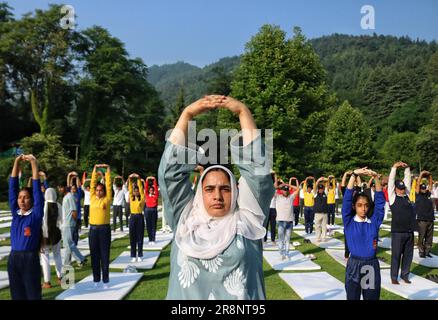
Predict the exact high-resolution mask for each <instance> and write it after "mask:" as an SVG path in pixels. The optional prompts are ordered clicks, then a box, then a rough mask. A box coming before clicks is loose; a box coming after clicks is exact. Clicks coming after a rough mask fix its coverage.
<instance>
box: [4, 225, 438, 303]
mask: <svg viewBox="0 0 438 320" xmlns="http://www.w3.org/2000/svg"><path fill="white" fill-rule="evenodd" d="M336 223H337V224H341V219H336ZM160 228H161V219H159V222H158V229H160ZM8 231H9V230H8V229H7V228H6V229H1V230H0V233H3V232H8ZM437 235H438V233H437V232H435V236H437ZM380 236H381V237H386V236H389V232H388V231H380ZM84 237H86V235H82V236H81V238H84ZM334 237H335V238H338V239H340V240H342V241H343V240H344V236H343V235H342V234H340V233H335V234H334ZM291 241H292V242H293V241H298V242H300V243H301V245H300V246H298V247H296V249H297V250H299V251H300V252H302V253H303V254H310V253H313V254H314V255H315V256H316V258H317V259H316V260H315V261H314V262H315V263H317V264H318V265H320V266H321V271H326V272H328V273H329V274H330V275H332V276H333V277H335V278H337V279H338V280H340V281H341V282H344V280H345V279H344V278H345V268H344V267H343V266H342V265H340V264H339V263H338V262H336V261H335V260H334V259H333V258H332V257H330V256H329V255H328V254H327V253H326V252H325V250H324V249H321V248H319V247H317V246H315V245H313V244H311V243H304V242H303V238H301V237H299V236H298V235H297V234H296V233H292V236H291ZM0 245H10V240H6V241H2V242H0ZM128 245H129V238H128V237H125V238H123V239H119V240H115V241H113V242H112V244H111V260H114V259H115V258H117V257H118V256H119V255H120V254H121V253H122V252H123V251H126V250H127V247H128ZM170 247H171V245H169V246H167V247H166V248H165V249H164V250H162V252H161V254H160V258H159V259H158V261H157V264H156V265H155V267H154V268H153V269H151V270H145V271H144V272H143V274H144V275H143V277H142V279H141V280H140V281H139V282H138V283H137V285H136V286H135V288H134V289H133V290H132V291H131V292H130V293H129V294H128V295H127V296H126V297H125V299H129V300H161V299H164V298H165V297H166V293H167V286H168V278H169V272H170ZM385 251H386V250H384V249H382V248H379V249H378V256H380V257H384V258H385V259H386V261H387V262H389V261H390V260H389V259H390V256H389V255H388V254H387V253H386V252H385ZM432 252H433V253H434V254H437V255H438V244H435V245H434V247H433V249H432ZM88 260H89V261H90V259H88ZM73 265H74V264H73ZM0 270H4V271H5V270H7V259H6V258H5V259H3V260H2V261H0ZM263 270H264V275H265V286H266V295H267V299H268V300H299V299H300V297H299V296H298V295H297V293H296V292H294V291H293V290H292V289H291V288H290V287H289V286H288V285H287V284H286V283H285V282H284V281H283V280H282V279H281V278H280V277H279V275H278V274H279V273H280V271H276V270H273V269H272V268H271V267H270V266H269V264H268V263H266V261H264V262H263ZM111 271H115V272H121V270H111ZM411 271H412V272H413V273H415V274H417V275H420V276H423V277H425V276H426V275H427V274H438V269H429V268H426V267H423V266H420V265H417V264H415V263H413V264H412V268H411ZM283 272H284V271H283ZM286 272H288V271H286ZM289 272H290V271H289ZM300 272H302V271H300ZM91 273H92V271H91V265H90V263H88V264H87V265H86V266H85V267H83V268H81V269H80V268H76V267H75V279H76V281H77V282H78V281H80V280H81V279H83V278H85V277H86V276H88V275H90V274H91ZM54 284H56V273H55V270H54V267H52V285H54ZM61 292H62V289H61V287H59V286H58V285H54V287H53V288H51V289H44V290H43V299H55V297H56V296H57V295H58V294H60V293H61ZM380 298H381V299H382V300H403V298H402V297H400V296H398V295H395V294H393V293H391V292H388V291H386V290H384V289H382V291H381V296H380ZM6 299H10V293H9V288H6V289H2V290H0V300H6Z"/></svg>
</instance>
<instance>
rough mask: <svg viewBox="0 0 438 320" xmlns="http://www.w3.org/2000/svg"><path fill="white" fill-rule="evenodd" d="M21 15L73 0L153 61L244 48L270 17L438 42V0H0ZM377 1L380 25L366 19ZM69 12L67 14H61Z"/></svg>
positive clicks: (79, 10)
mask: <svg viewBox="0 0 438 320" xmlns="http://www.w3.org/2000/svg"><path fill="white" fill-rule="evenodd" d="M0 1H6V2H7V3H8V4H9V5H10V6H11V7H12V8H14V13H15V15H16V17H17V18H19V17H21V15H22V14H24V13H27V12H31V11H33V10H35V9H37V8H38V9H47V8H48V4H49V3H56V4H69V5H72V6H73V7H74V10H75V14H76V21H75V22H76V29H77V30H82V29H85V28H88V27H91V26H93V25H98V26H101V27H104V28H106V29H107V30H109V32H110V33H111V34H112V35H113V36H115V37H117V38H119V39H120V40H122V41H123V42H124V43H125V45H126V49H127V50H128V52H129V53H130V55H131V56H132V57H140V58H142V59H143V61H144V62H145V63H146V64H147V65H148V66H152V65H154V64H157V65H162V64H166V63H174V62H177V61H185V62H188V63H190V64H193V65H196V66H199V67H203V66H205V65H207V64H210V63H213V62H216V61H217V60H219V59H220V58H223V57H227V56H234V55H239V54H242V53H243V52H244V50H245V43H247V42H248V41H249V40H250V39H251V37H252V36H254V35H255V34H256V33H257V32H258V30H259V29H260V27H261V26H262V25H263V24H266V23H269V24H275V25H278V26H280V27H281V28H282V29H283V30H284V31H286V32H287V34H288V36H291V35H292V30H293V27H294V26H299V27H301V29H302V31H303V33H304V35H305V36H306V37H307V38H308V39H312V38H316V37H320V36H323V35H330V34H333V33H343V34H353V35H361V34H365V35H366V34H368V35H371V34H373V33H374V32H375V33H377V34H384V35H394V36H409V37H411V38H412V39H417V38H419V39H421V40H426V41H432V40H436V41H438V18H437V16H438V1H437V0H417V1H412V0H362V1H360V0H306V1H304V0H301V1H298V0H269V1H268V0H216V1H210V0H143V1H141V0H123V1H122V0H65V1H56V0H51V1H46V0H32V1H28V0H9V1H8V0H0ZM366 5H370V6H372V7H373V8H374V18H375V19H374V21H375V25H374V28H375V29H363V28H362V27H361V21H362V20H363V19H364V16H365V15H366V14H367V13H369V11H368V12H365V13H361V8H362V7H363V6H366ZM60 16H61V14H60Z"/></svg>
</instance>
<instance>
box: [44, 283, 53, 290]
mask: <svg viewBox="0 0 438 320" xmlns="http://www.w3.org/2000/svg"><path fill="white" fill-rule="evenodd" d="M41 287H42V288H43V289H50V288H51V287H52V285H51V284H50V282H44V283H43V285H42V286H41Z"/></svg>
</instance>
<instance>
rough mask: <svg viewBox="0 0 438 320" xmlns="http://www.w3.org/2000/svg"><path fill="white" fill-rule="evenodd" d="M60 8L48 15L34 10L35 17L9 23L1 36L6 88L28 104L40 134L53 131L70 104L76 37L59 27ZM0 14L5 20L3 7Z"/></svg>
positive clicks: (6, 15)
mask: <svg viewBox="0 0 438 320" xmlns="http://www.w3.org/2000/svg"><path fill="white" fill-rule="evenodd" d="M60 8H61V6H60V5H51V6H50V8H49V10H47V11H44V10H39V9H37V10H36V11H35V13H34V14H31V13H28V14H26V15H24V16H23V18H22V19H20V20H14V21H9V22H8V23H6V24H5V25H4V26H3V27H2V32H0V34H1V38H0V47H1V49H0V50H1V51H0V57H1V59H2V60H3V64H4V68H5V69H6V73H7V74H8V80H9V83H8V84H9V86H10V87H11V88H12V90H13V92H14V94H16V95H18V96H21V97H22V99H23V100H25V101H27V103H28V105H29V106H30V108H31V111H32V114H33V117H34V120H35V121H36V122H37V123H38V126H39V128H40V132H41V133H43V134H46V133H48V132H49V131H51V129H53V128H51V126H50V125H51V123H52V120H53V119H56V118H58V119H59V118H63V115H64V114H65V113H68V112H69V110H70V108H71V102H72V101H73V97H72V95H71V90H70V89H71V83H72V82H73V70H74V65H73V60H74V54H73V51H72V46H71V43H74V42H75V38H76V37H77V33H76V32H75V31H71V30H64V29H62V28H61V27H60V25H59V20H60V18H61V16H62V15H61V13H60ZM1 12H3V17H4V18H7V17H8V14H7V10H6V11H5V10H4V6H3V7H2V10H1ZM5 12H6V13H5Z"/></svg>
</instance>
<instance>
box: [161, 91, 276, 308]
mask: <svg viewBox="0 0 438 320" xmlns="http://www.w3.org/2000/svg"><path fill="white" fill-rule="evenodd" d="M216 108H225V109H228V110H230V111H232V112H233V113H235V114H236V115H237V116H238V117H239V120H240V125H241V128H242V134H239V135H237V136H235V137H234V138H232V139H231V142H230V146H231V155H232V159H233V162H234V163H235V164H236V165H237V167H238V168H239V170H240V174H241V177H240V179H239V185H238V186H237V182H236V179H235V177H234V175H233V173H232V172H231V171H229V170H228V169H227V168H225V167H224V166H221V165H213V166H210V167H208V168H206V169H205V170H204V172H203V174H202V175H201V177H200V179H199V181H198V185H197V188H196V191H195V194H194V193H193V190H192V186H191V182H190V174H191V172H192V171H193V170H194V169H195V168H196V163H197V162H196V159H195V158H194V157H196V156H197V157H199V156H202V154H201V153H199V151H196V150H195V149H193V148H191V147H190V146H189V147H186V139H185V137H186V136H187V132H188V123H189V121H191V120H192V119H193V117H195V116H196V115H198V114H200V113H202V112H205V111H208V110H213V109H216ZM256 129H257V127H256V125H255V122H254V119H253V118H252V115H251V112H250V111H249V109H248V108H247V107H246V106H245V105H244V104H243V103H241V102H239V101H237V100H235V99H233V98H231V97H225V96H206V97H204V98H202V99H200V100H198V101H196V102H194V103H193V104H191V105H190V106H188V107H187V108H185V109H184V111H183V112H182V114H181V116H180V118H179V120H178V122H177V124H176V126H175V130H173V132H172V134H171V135H170V137H169V139H168V142H167V144H166V147H165V151H164V154H163V157H162V159H161V163H160V168H159V171H158V177H159V184H160V186H162V198H163V204H164V211H165V218H166V221H167V222H168V224H169V226H170V227H171V228H172V230H173V232H174V240H175V241H174V242H173V243H172V250H171V270H170V278H169V288H168V293H167V299H221V300H222V299H265V298H266V296H265V287H264V279H263V254H262V250H263V246H262V239H263V237H264V235H265V232H266V229H265V228H264V225H265V223H266V221H267V214H268V212H269V203H270V200H271V198H272V196H273V194H274V187H273V183H272V178H271V175H270V169H271V167H270V166H269V165H266V163H265V155H264V144H263V141H262V139H261V136H260V134H259V133H258V132H257V131H256ZM239 138H242V139H239ZM241 140H242V141H243V143H241ZM210 152H211V150H210ZM186 156H188V159H186V161H178V160H181V159H184V158H185V157H186ZM242 156H243V159H244V160H245V162H242V161H241V160H240V161H239V159H242ZM187 160H188V161H187ZM198 160H199V158H198Z"/></svg>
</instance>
